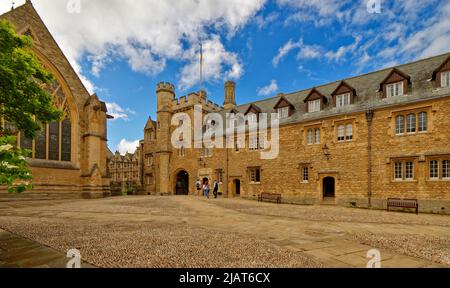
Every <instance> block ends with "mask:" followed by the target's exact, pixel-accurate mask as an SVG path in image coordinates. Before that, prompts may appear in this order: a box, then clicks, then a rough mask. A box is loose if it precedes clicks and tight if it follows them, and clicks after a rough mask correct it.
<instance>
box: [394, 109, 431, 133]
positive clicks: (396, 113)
mask: <svg viewBox="0 0 450 288" xmlns="http://www.w3.org/2000/svg"><path fill="white" fill-rule="evenodd" d="M421 112H426V113H427V130H426V131H420V132H419V113H421ZM432 112H434V110H433V109H432V106H425V107H419V108H413V109H408V110H400V111H393V112H392V113H391V116H390V117H389V118H391V119H390V120H391V125H392V126H391V127H392V129H391V131H392V135H393V136H396V137H407V136H414V135H420V134H427V133H430V132H432V131H433V122H432ZM409 114H415V115H416V131H415V132H413V133H407V132H406V129H407V116H408V115H409ZM397 116H403V117H404V132H403V133H402V134H397Z"/></svg>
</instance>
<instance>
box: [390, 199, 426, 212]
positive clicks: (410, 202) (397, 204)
mask: <svg viewBox="0 0 450 288" xmlns="http://www.w3.org/2000/svg"><path fill="white" fill-rule="evenodd" d="M390 208H408V209H416V214H417V215H418V214H419V201H417V199H399V198H388V200H387V211H390Z"/></svg>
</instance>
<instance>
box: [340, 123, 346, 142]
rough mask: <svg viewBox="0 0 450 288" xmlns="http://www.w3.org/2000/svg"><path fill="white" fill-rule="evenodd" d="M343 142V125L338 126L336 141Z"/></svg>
mask: <svg viewBox="0 0 450 288" xmlns="http://www.w3.org/2000/svg"><path fill="white" fill-rule="evenodd" d="M344 140H345V126H344V125H340V126H339V127H338V141H339V142H344Z"/></svg>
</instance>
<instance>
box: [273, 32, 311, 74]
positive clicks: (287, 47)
mask: <svg viewBox="0 0 450 288" xmlns="http://www.w3.org/2000/svg"><path fill="white" fill-rule="evenodd" d="M302 42H303V41H302V40H300V41H298V42H293V41H292V39H289V41H288V42H287V43H285V44H284V45H283V46H281V47H280V49H278V54H277V55H276V56H275V57H274V58H273V60H272V64H273V66H274V67H277V66H278V64H280V62H281V60H283V58H284V57H285V56H286V55H287V54H289V52H291V51H292V50H293V49H295V48H299V47H300V45H301V44H302Z"/></svg>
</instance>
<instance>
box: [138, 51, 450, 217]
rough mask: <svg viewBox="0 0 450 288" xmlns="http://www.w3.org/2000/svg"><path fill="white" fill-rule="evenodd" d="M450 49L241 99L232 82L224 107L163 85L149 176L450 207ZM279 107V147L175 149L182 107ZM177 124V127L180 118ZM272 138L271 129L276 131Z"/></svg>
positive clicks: (321, 199) (171, 182) (180, 183)
mask: <svg viewBox="0 0 450 288" xmlns="http://www.w3.org/2000/svg"><path fill="white" fill-rule="evenodd" d="M449 75H450V53H447V54H444V55H440V56H436V57H432V58H428V59H424V60H420V61H417V62H413V63H409V64H405V65H400V66H397V67H394V68H388V69H383V70H380V71H376V72H372V73H368V74H365V75H361V76H357V77H352V78H348V79H345V80H342V81H337V82H333V83H328V84H325V85H321V86H318V87H314V88H311V89H307V90H302V91H298V92H293V93H289V94H279V95H277V96H275V97H273V98H269V99H265V100H261V101H257V102H254V103H248V104H244V105H236V96H235V84H234V83H233V82H227V83H226V84H225V102H224V104H223V106H222V107H219V106H218V105H217V104H213V103H211V102H210V101H208V100H207V95H206V93H205V92H199V93H191V94H189V95H188V96H183V97H180V98H178V97H176V95H175V89H174V86H173V85H172V84H170V83H160V84H159V85H158V86H157V88H156V97H157V119H156V121H152V120H151V119H150V120H149V122H148V123H147V125H146V127H145V132H144V133H145V139H144V143H143V158H144V167H143V169H144V172H143V174H144V181H145V185H144V187H145V189H146V192H147V193H149V194H172V195H175V194H191V195H193V194H195V193H196V191H195V190H196V189H195V182H196V180H197V179H201V180H207V179H208V180H210V181H213V180H218V181H219V182H221V185H220V190H221V192H222V193H223V195H224V196H226V197H239V196H240V197H245V198H250V199H256V197H257V195H258V194H259V193H261V192H272V193H280V194H282V196H283V201H284V202H290V203H299V204H331V205H342V206H349V207H351V206H353V207H373V208H380V209H382V208H385V207H386V201H387V199H388V198H390V197H394V198H413V199H418V200H419V203H420V210H421V211H422V212H433V213H447V214H448V213H449V211H450V144H449V143H450V133H449V132H450V130H449V126H450V120H449V118H448V115H449V114H450V85H449V82H450V80H449ZM198 104H199V105H201V106H202V110H203V114H205V115H206V114H207V113H209V112H218V113H219V114H221V115H224V116H225V115H226V114H240V113H241V114H243V115H245V117H246V119H247V121H258V115H261V113H278V118H279V121H280V129H279V133H280V142H279V145H280V151H279V156H278V157H277V158H276V159H273V160H261V157H260V152H261V150H264V148H266V147H264V145H260V144H262V143H265V142H263V141H256V142H255V141H250V142H251V143H249V139H248V133H247V139H246V143H249V145H246V147H245V148H242V149H239V147H236V148H234V149H216V148H214V149H207V148H202V149H187V148H186V149H185V148H184V147H181V148H180V149H175V148H174V147H173V146H172V145H171V135H172V133H173V132H174V131H175V129H177V128H178V127H177V125H180V124H181V125H182V124H183V123H177V122H176V121H175V123H173V122H172V117H173V116H174V115H175V114H176V113H180V112H183V113H186V114H187V115H189V116H190V118H191V119H193V114H194V109H195V108H194V106H195V105H198ZM173 124H175V125H173ZM269 135H270V134H269Z"/></svg>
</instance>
